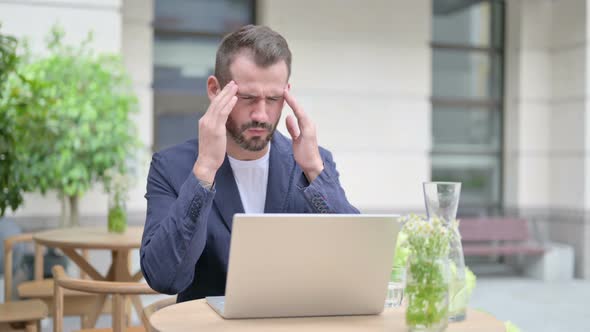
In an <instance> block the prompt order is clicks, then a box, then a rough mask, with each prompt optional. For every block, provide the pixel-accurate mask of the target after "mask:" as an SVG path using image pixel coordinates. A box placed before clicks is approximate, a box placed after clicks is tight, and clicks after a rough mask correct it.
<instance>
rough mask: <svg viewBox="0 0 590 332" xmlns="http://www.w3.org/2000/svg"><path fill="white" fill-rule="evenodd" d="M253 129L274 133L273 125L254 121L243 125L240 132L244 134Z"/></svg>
mask: <svg viewBox="0 0 590 332" xmlns="http://www.w3.org/2000/svg"><path fill="white" fill-rule="evenodd" d="M252 128H260V129H266V130H268V131H272V128H273V125H272V124H270V123H267V122H258V121H252V122H248V123H245V124H243V125H242V127H241V128H240V132H244V131H246V130H248V129H252Z"/></svg>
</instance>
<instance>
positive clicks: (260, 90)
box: [225, 54, 288, 151]
mask: <svg viewBox="0 0 590 332" xmlns="http://www.w3.org/2000/svg"><path fill="white" fill-rule="evenodd" d="M230 72H231V74H232V79H233V80H234V82H236V84H237V85H238V93H237V96H238V101H237V103H236V106H235V107H234V109H233V111H232V112H231V113H230V115H229V117H228V119H227V123H226V124H225V127H226V129H227V132H228V134H229V135H230V137H231V138H232V139H233V140H234V142H235V143H236V144H238V145H239V146H240V147H241V148H243V149H245V150H248V151H260V150H262V149H264V148H265V147H266V145H267V144H268V142H269V141H270V140H271V138H272V135H273V133H274V131H275V130H276V127H277V123H278V122H279V119H280V118H281V111H282V109H283V103H284V98H283V90H284V89H285V87H286V86H287V79H288V70H287V65H286V64H285V62H284V61H279V62H278V63H275V64H273V65H271V66H269V67H266V68H261V67H259V66H257V65H256V63H255V62H254V60H253V59H252V58H251V57H250V55H247V54H241V55H237V56H236V58H235V59H234V61H233V62H232V64H231V65H230Z"/></svg>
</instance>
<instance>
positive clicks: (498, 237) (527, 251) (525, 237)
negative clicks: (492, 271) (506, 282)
mask: <svg viewBox="0 0 590 332" xmlns="http://www.w3.org/2000/svg"><path fill="white" fill-rule="evenodd" d="M459 232H460V233H461V242H462V244H463V254H464V255H465V256H494V257H503V256H542V255H543V254H544V253H545V248H544V247H543V246H542V245H540V244H539V243H536V242H535V241H534V240H533V239H532V238H531V236H530V233H529V227H528V223H527V221H526V220H525V219H520V218H497V217H493V218H475V219H461V222H460V224H459Z"/></svg>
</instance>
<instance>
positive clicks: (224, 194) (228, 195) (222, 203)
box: [213, 156, 244, 232]
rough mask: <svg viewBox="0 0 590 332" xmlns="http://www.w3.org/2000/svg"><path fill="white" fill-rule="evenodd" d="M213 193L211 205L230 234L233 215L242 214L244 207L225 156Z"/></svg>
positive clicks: (216, 176) (216, 177)
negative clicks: (214, 192) (213, 205)
mask: <svg viewBox="0 0 590 332" xmlns="http://www.w3.org/2000/svg"><path fill="white" fill-rule="evenodd" d="M215 191H216V194H215V198H214V199H213V203H214V204H215V206H216V207H217V210H219V213H220V214H221V217H222V218H223V222H224V224H225V226H226V227H227V229H228V230H229V231H230V232H231V229H232V221H233V217H234V214H236V213H244V207H243V206H242V199H241V198H240V192H239V191H238V186H237V185H236V181H235V179H234V173H233V172H232V169H231V165H230V163H229V159H228V158H227V156H226V157H225V160H224V161H223V164H222V165H221V167H220V168H219V170H218V171H217V174H216V175H215Z"/></svg>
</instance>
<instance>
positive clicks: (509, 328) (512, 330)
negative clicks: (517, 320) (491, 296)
mask: <svg viewBox="0 0 590 332" xmlns="http://www.w3.org/2000/svg"><path fill="white" fill-rule="evenodd" d="M504 326H505V327H506V332H520V331H521V330H520V328H518V326H516V325H514V323H512V322H511V321H509V320H508V321H506V322H504Z"/></svg>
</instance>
